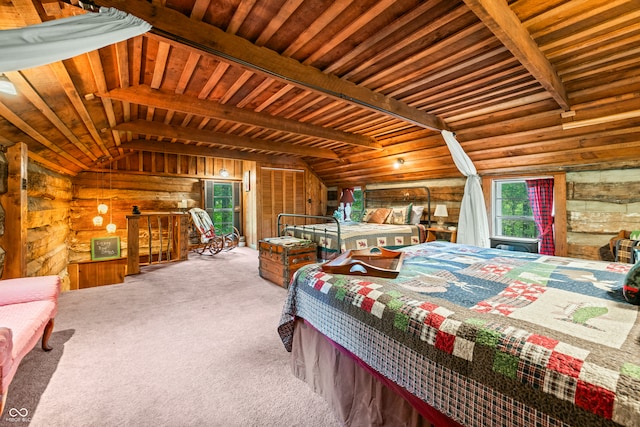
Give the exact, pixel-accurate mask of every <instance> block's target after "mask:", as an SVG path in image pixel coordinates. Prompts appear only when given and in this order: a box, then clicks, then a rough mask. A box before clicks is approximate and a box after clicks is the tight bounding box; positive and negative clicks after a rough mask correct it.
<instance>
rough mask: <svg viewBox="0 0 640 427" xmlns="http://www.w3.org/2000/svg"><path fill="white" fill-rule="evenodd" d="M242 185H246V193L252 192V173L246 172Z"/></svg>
mask: <svg viewBox="0 0 640 427" xmlns="http://www.w3.org/2000/svg"><path fill="white" fill-rule="evenodd" d="M242 183H243V185H244V191H251V171H244V175H243V177H242Z"/></svg>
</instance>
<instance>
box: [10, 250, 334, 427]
mask: <svg viewBox="0 0 640 427" xmlns="http://www.w3.org/2000/svg"><path fill="white" fill-rule="evenodd" d="M189 258H190V259H189V261H184V262H180V263H172V264H164V265H163V266H160V267H156V266H153V267H144V268H143V272H142V273H141V274H139V275H136V276H128V277H127V278H126V280H125V283H123V284H119V285H110V286H102V287H98V288H89V289H83V290H79V291H73V292H66V293H64V294H62V295H61V296H60V304H59V312H58V316H57V317H56V324H55V329H54V333H53V335H52V336H51V340H50V343H51V345H52V346H53V347H54V350H53V351H51V352H50V353H44V352H43V351H42V350H41V349H40V348H39V347H36V348H35V349H34V350H33V351H31V353H29V354H28V355H27V357H26V358H25V359H24V360H23V362H22V364H21V366H20V367H19V369H18V373H17V375H16V377H15V379H14V380H13V382H12V384H11V386H10V388H9V397H8V400H7V405H6V409H5V411H4V414H2V419H0V425H3V426H4V425H11V426H27V425H31V426H47V427H50V426H65V427H66V426H83V427H86V426H125V425H126V426H323V427H324V426H335V425H338V423H337V422H336V420H335V418H334V417H333V415H332V414H331V413H330V411H329V409H328V407H327V405H326V403H325V402H324V401H323V400H322V398H320V397H319V396H317V395H315V394H314V393H313V392H312V391H311V390H310V388H309V387H308V386H307V385H306V384H305V383H303V382H301V381H300V380H298V379H296V378H295V377H293V375H292V374H291V372H290V368H289V353H287V352H286V351H285V350H284V347H283V346H282V343H281V342H280V339H279V337H278V334H277V332H276V327H277V324H278V320H279V318H280V312H281V309H282V305H283V302H284V298H285V296H286V290H285V289H282V288H280V287H278V286H276V285H274V284H272V283H271V282H268V281H265V280H263V279H262V278H260V277H259V275H258V260H257V258H258V254H257V252H256V251H255V250H253V249H250V248H246V247H243V248H236V249H235V250H233V251H231V252H224V253H220V254H218V255H216V256H213V257H212V256H200V255H197V254H190V255H189ZM12 408H15V410H14V411H11V409H12ZM10 412H11V413H12V414H14V416H13V417H12V416H11V415H10ZM16 414H17V416H16Z"/></svg>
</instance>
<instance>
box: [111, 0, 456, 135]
mask: <svg viewBox="0 0 640 427" xmlns="http://www.w3.org/2000/svg"><path fill="white" fill-rule="evenodd" d="M99 3H100V5H101V6H106V7H115V8H118V9H120V10H122V11H125V12H127V13H130V14H132V15H134V16H137V17H139V18H141V19H144V20H145V21H147V22H148V23H150V24H151V25H152V26H153V29H152V30H151V31H152V32H153V33H155V34H158V35H160V36H163V37H166V38H167V39H170V40H174V41H176V42H179V43H180V44H181V45H186V46H191V47H192V48H195V49H198V50H200V51H203V52H207V53H209V54H211V55H214V56H216V57H218V58H220V59H222V60H223V61H226V62H232V63H235V64H238V65H240V66H242V67H245V68H247V69H250V70H253V71H255V72H257V73H260V74H263V75H266V76H268V77H271V78H274V79H276V80H279V81H282V82H284V83H288V84H294V85H297V86H301V87H306V88H308V89H310V90H312V91H314V92H318V93H322V94H324V95H327V96H329V97H331V98H334V99H338V100H341V101H344V102H347V103H350V104H353V105H357V106H359V107H363V108H366V109H368V110H370V111H374V112H377V113H383V114H386V115H389V116H393V117H395V118H397V119H400V120H404V121H407V122H409V123H412V124H415V125H416V126H420V127H423V128H427V129H431V130H436V131H440V130H443V129H446V130H448V126H447V125H446V124H445V123H444V121H443V120H442V119H441V118H440V117H438V116H435V115H432V114H429V113H427V112H425V111H422V110H419V109H417V108H413V107H410V106H408V105H406V104H404V103H402V102H400V101H397V100H396V99H393V98H390V97H387V96H385V95H383V94H381V93H378V92H374V91H372V90H370V89H367V88H366V87H363V86H358V85H356V84H354V83H352V82H349V81H347V80H343V79H340V78H339V77H337V76H335V75H331V74H326V73H323V72H322V71H320V70H318V69H317V68H314V67H311V66H308V65H304V64H301V63H300V62H298V61H295V60H294V59H291V58H287V57H284V56H281V55H279V54H278V53H277V52H274V51H272V50H269V49H266V48H264V47H259V46H256V45H254V44H253V43H251V42H249V41H248V40H245V39H243V38H241V37H237V36H235V35H233V34H230V33H225V32H224V31H222V30H220V29H219V28H216V27H214V26H212V25H208V24H206V23H204V22H199V21H194V20H193V19H190V18H188V17H186V16H185V15H183V14H181V13H179V12H177V11H175V10H172V9H169V8H160V7H157V6H154V5H152V4H150V3H147V2H146V1H139V0H134V1H127V2H124V1H122V0H100V1H99Z"/></svg>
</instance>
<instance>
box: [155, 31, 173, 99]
mask: <svg viewBox="0 0 640 427" xmlns="http://www.w3.org/2000/svg"><path fill="white" fill-rule="evenodd" d="M170 50H171V45H170V44H169V43H163V42H160V45H159V46H158V53H157V54H156V57H155V65H154V67H153V77H152V78H151V87H152V88H154V89H158V88H160V85H161V84H162V79H163V78H164V73H165V71H166V69H167V61H168V60H169V51H170Z"/></svg>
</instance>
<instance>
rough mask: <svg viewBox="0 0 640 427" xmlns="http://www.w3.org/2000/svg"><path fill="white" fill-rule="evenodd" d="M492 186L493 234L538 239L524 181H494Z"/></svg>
mask: <svg viewBox="0 0 640 427" xmlns="http://www.w3.org/2000/svg"><path fill="white" fill-rule="evenodd" d="M493 185H494V189H493V192H492V194H493V201H492V202H493V209H492V211H493V234H494V235H495V236H503V237H520V238H530V239H535V238H538V230H537V228H536V223H535V221H534V218H533V210H532V209H531V204H530V203H529V196H528V194H527V184H526V183H525V180H524V179H509V180H495V181H493Z"/></svg>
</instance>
